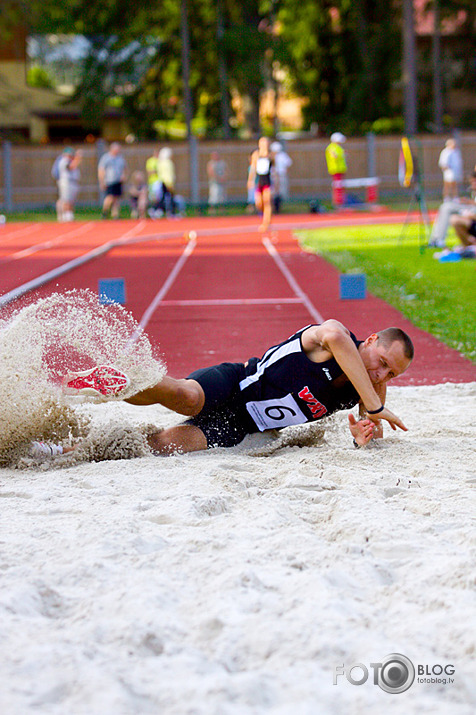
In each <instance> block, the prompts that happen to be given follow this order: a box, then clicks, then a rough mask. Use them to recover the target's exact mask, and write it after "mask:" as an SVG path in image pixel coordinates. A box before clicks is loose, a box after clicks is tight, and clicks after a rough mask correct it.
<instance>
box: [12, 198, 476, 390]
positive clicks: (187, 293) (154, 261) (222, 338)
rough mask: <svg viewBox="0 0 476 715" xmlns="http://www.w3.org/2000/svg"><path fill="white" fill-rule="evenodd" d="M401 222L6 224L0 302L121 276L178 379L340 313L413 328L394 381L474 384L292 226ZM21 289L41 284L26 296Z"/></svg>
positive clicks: (366, 323) (470, 369) (382, 217)
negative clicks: (342, 289) (354, 293)
mask: <svg viewBox="0 0 476 715" xmlns="http://www.w3.org/2000/svg"><path fill="white" fill-rule="evenodd" d="M403 219H404V216H402V214H396V213H386V214H378V215H377V216H376V215H371V214H368V215H365V214H362V213H361V212H359V213H355V214H345V215H342V216H328V215H323V216H314V215H304V216H295V215H293V216H280V217H275V218H274V221H273V226H272V228H271V230H270V231H269V232H267V233H265V234H262V233H260V232H259V231H258V219H257V218H256V217H227V218H220V219H218V218H199V219H178V220H175V221H159V222H152V221H117V222H88V223H79V222H78V223H75V224H23V225H22V224H10V225H7V226H5V227H4V228H3V229H2V230H1V232H0V306H1V304H2V303H3V304H6V303H7V302H8V304H9V305H14V306H15V305H18V304H20V302H23V301H25V300H27V301H31V300H32V295H33V297H40V296H45V295H49V294H51V293H53V292H56V291H59V292H62V291H65V290H69V289H72V288H90V289H91V290H93V291H95V292H97V290H98V281H99V279H101V278H102V279H104V278H123V279H124V280H125V285H126V308H127V309H128V310H130V311H131V312H132V313H133V315H134V317H135V318H136V319H137V321H138V322H139V323H140V325H141V327H142V328H143V329H144V330H145V331H146V332H147V334H148V335H149V337H150V339H151V341H152V343H154V344H156V345H158V346H160V351H161V353H162V355H163V357H164V358H165V360H166V362H167V365H168V370H169V374H171V375H172V376H175V377H180V376H184V375H187V374H188V373H189V372H191V371H192V370H194V369H196V368H197V367H204V366H206V365H211V364H214V363H218V362H222V361H244V360H247V359H248V358H249V357H251V356H253V355H258V356H259V355H261V354H262V353H263V352H264V351H265V349H266V348H267V347H269V346H270V345H272V344H274V343H277V342H280V341H281V340H283V339H285V338H286V337H287V336H288V335H291V334H292V333H293V332H295V331H296V330H298V329H299V328H301V327H302V326H304V325H306V324H308V323H314V322H321V321H322V320H325V319H327V318H337V319H338V320H341V321H342V322H343V323H344V324H345V325H347V326H348V327H349V328H350V329H351V330H352V331H353V332H354V333H355V334H356V335H357V337H359V338H362V339H363V338H365V337H366V336H367V335H369V334H370V333H372V332H374V331H376V330H378V329H380V328H383V327H387V326H389V325H398V326H400V327H402V328H403V329H404V330H406V331H407V332H408V333H409V334H410V336H411V337H412V339H413V341H414V343H415V348H416V357H415V360H414V364H413V365H412V367H411V369H410V370H409V371H408V374H406V375H404V376H403V377H402V378H400V379H399V380H396V381H395V383H397V384H401V385H404V384H407V385H408V384H438V383H442V382H472V381H474V380H476V366H475V365H473V364H472V363H471V362H470V361H469V360H466V359H465V358H463V357H462V356H461V355H460V354H459V353H457V352H456V351H455V350H452V349H450V348H448V347H447V346H445V345H443V344H442V343H441V342H439V341H438V340H436V338H434V337H432V336H431V335H429V334H428V333H425V332H424V331H421V330H419V329H417V328H415V327H414V326H413V325H412V324H411V323H410V322H409V321H408V320H406V319H405V318H404V317H403V316H402V315H401V314H400V313H399V312H398V311H397V310H395V309H394V308H392V307H391V306H389V305H388V304H386V303H385V302H383V301H381V300H380V299H378V298H376V297H374V296H372V295H369V296H368V297H367V298H366V299H365V300H340V299H339V274H338V271H337V270H336V269H335V268H334V267H332V266H331V265H329V264H328V263H327V262H326V261H324V260H323V259H322V258H321V257H320V256H316V255H314V254H310V253H306V252H304V251H302V250H301V248H300V246H299V244H298V242H297V240H296V238H295V236H294V234H293V229H294V230H295V229H298V228H299V229H301V228H306V227H308V228H311V227H312V228H318V227H319V226H322V227H324V226H329V225H343V226H344V225H356V224H361V225H365V224H369V223H396V222H401V221H402V220H403ZM191 232H194V233H191ZM62 271H63V272H62ZM25 286H26V287H27V288H31V289H33V290H34V292H33V294H32V293H31V291H29V292H27V293H26V294H25V295H24V296H23V297H22V291H23V288H22V287H25ZM17 295H18V297H16V296H17ZM0 310H1V309H0ZM0 314H1V313H0Z"/></svg>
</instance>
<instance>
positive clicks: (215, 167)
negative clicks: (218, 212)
mask: <svg viewBox="0 0 476 715" xmlns="http://www.w3.org/2000/svg"><path fill="white" fill-rule="evenodd" d="M207 176H208V203H209V205H210V207H211V208H210V213H215V207H216V206H218V205H219V204H223V203H224V201H225V197H226V192H225V181H226V176H227V166H226V162H225V161H224V159H220V154H219V153H218V152H217V151H212V153H211V154H210V160H209V162H208V163H207Z"/></svg>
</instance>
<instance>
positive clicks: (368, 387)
mask: <svg viewBox="0 0 476 715" xmlns="http://www.w3.org/2000/svg"><path fill="white" fill-rule="evenodd" d="M413 352H414V350H413V345H412V342H411V340H410V338H409V337H408V335H407V334H406V333H404V332H403V331H402V330H401V329H400V328H387V329H385V330H382V331H379V332H378V333H372V334H371V335H369V336H368V337H367V338H366V339H365V340H363V341H361V340H358V339H357V338H356V337H355V335H354V334H353V333H351V332H350V330H348V329H347V328H346V327H345V326H344V325H342V323H340V322H339V321H337V320H326V321H325V322H324V323H322V324H320V325H309V326H307V327H305V328H302V329H301V330H299V331H298V332H297V333H295V334H294V335H292V336H291V337H289V338H288V339H287V340H284V341H283V342H282V343H279V344H278V345H274V346H273V347H271V348H269V350H267V351H266V352H265V354H264V355H263V357H261V358H256V357H253V358H251V359H250V360H248V361H247V362H246V363H222V364H220V365H215V366H212V367H208V368H203V369H200V370H196V371H195V372H192V373H191V375H189V376H188V377H187V378H185V379H180V380H176V379H174V378H171V377H168V376H166V377H164V378H163V379H162V381H161V382H159V383H158V384H157V385H155V386H154V387H152V388H149V389H147V390H144V391H142V392H139V393H138V394H136V395H134V396H133V397H130V398H129V399H127V400H126V401H127V402H129V403H130V404H133V405H151V404H161V405H163V406H165V407H167V408H169V409H170V410H173V411H175V412H177V413H179V414H181V415H184V416H186V417H188V419H187V420H186V421H185V422H184V423H183V424H180V425H177V426H175V427H171V428H169V429H165V430H162V431H159V430H157V432H155V433H153V434H150V435H149V436H148V441H149V445H150V447H151V449H152V451H153V452H155V453H157V454H171V453H173V452H177V451H179V452H193V451H198V450H204V449H208V448H212V447H232V446H235V445H237V444H239V443H240V442H241V441H242V440H243V439H244V437H245V436H246V435H248V434H252V433H253V432H263V431H266V430H270V429H281V428H283V427H288V426H290V425H297V424H303V423H306V422H310V423H313V422H315V421H316V420H321V419H323V418H325V417H327V416H329V415H331V414H333V413H334V412H336V411H338V410H345V409H350V408H351V407H353V406H354V405H357V404H358V405H359V411H360V417H361V419H360V420H356V419H355V417H354V416H353V415H352V414H350V415H349V428H350V432H351V434H352V437H353V439H354V445H355V446H359V447H360V446H364V445H366V444H367V443H368V442H369V441H370V440H371V439H372V438H373V437H381V436H382V424H381V420H386V421H387V422H388V423H389V424H390V426H391V428H392V429H396V428H397V427H398V428H400V429H402V430H404V431H406V430H407V428H406V427H405V425H404V424H403V422H402V421H401V420H400V418H399V417H397V416H396V415H394V414H393V413H392V412H391V411H390V410H389V409H388V408H387V407H385V396H386V385H387V383H388V381H389V380H392V379H393V378H395V377H397V376H398V375H401V374H402V373H403V372H404V371H405V370H406V369H407V368H408V366H409V365H410V363H411V361H412V358H413ZM128 386H129V380H128V377H127V375H124V374H123V373H122V372H121V371H120V370H117V369H116V368H114V367H111V366H98V367H96V368H93V369H92V370H88V371H86V372H83V373H76V374H72V375H70V376H68V378H67V379H66V381H65V383H64V389H65V391H66V392H68V393H70V394H90V395H102V396H103V397H108V396H111V397H118V396H120V393H121V391H122V390H124V388H125V387H128Z"/></svg>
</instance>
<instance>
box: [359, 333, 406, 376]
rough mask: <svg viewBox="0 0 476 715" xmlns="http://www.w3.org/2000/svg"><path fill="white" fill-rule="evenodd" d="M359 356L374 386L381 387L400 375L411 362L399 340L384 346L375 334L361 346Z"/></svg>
mask: <svg viewBox="0 0 476 715" xmlns="http://www.w3.org/2000/svg"><path fill="white" fill-rule="evenodd" d="M360 356H361V358H362V360H363V362H364V365H365V367H366V368H367V372H368V373H369V377H370V380H371V382H372V383H373V384H374V385H381V384H383V383H385V382H388V381H389V380H392V378H394V377H397V375H401V374H402V372H405V370H406V369H407V367H408V366H409V365H410V362H411V360H409V359H408V358H407V357H405V354H404V352H403V344H402V343H401V342H400V341H399V340H395V341H394V342H393V343H390V344H389V345H385V344H384V343H383V342H382V341H381V340H379V338H378V335H376V334H375V333H374V334H373V335H370V336H369V337H368V338H367V340H366V341H365V342H364V343H363V344H362V345H361V348H360Z"/></svg>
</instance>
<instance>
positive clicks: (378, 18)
mask: <svg viewBox="0 0 476 715" xmlns="http://www.w3.org/2000/svg"><path fill="white" fill-rule="evenodd" d="M278 17H279V20H280V23H281V26H282V37H283V39H284V40H285V41H286V42H287V44H288V46H289V50H290V53H291V54H292V57H293V65H294V69H295V70H296V74H295V90H296V92H297V93H298V94H300V95H303V96H306V97H307V98H308V99H309V104H308V106H307V108H306V110H305V116H306V120H307V123H308V124H309V123H310V122H316V121H317V122H318V123H319V124H320V126H321V127H322V128H323V129H327V130H333V129H335V128H336V126H337V125H338V126H339V129H342V130H343V131H347V132H355V131H359V129H360V124H361V123H362V121H367V122H372V121H374V120H375V119H378V118H379V117H381V116H385V115H388V114H390V113H391V103H390V91H391V88H392V82H393V81H394V80H395V79H396V78H397V77H398V76H399V74H400V66H399V63H398V61H397V58H398V53H399V42H400V33H399V28H398V23H396V22H395V9H392V11H389V3H388V0H353V1H352V2H351V1H350V0H323V1H322V2H319V3H316V2H315V0H300V2H299V3H298V2H296V0H282V2H281V3H280V11H279V15H278Z"/></svg>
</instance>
